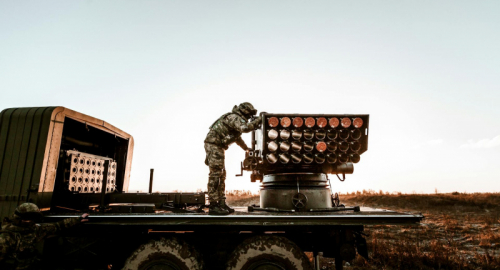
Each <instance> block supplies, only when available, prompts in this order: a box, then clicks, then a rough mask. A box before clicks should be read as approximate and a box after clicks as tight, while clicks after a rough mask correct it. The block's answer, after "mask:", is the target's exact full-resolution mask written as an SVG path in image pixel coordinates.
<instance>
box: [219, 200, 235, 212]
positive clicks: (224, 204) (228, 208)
mask: <svg viewBox="0 0 500 270" xmlns="http://www.w3.org/2000/svg"><path fill="white" fill-rule="evenodd" d="M219 207H220V208H222V209H224V210H226V211H228V212H229V214H232V213H234V209H233V208H231V207H229V206H228V205H227V204H226V200H220V202H219Z"/></svg>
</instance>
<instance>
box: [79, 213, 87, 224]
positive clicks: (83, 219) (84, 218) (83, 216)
mask: <svg viewBox="0 0 500 270" xmlns="http://www.w3.org/2000/svg"><path fill="white" fill-rule="evenodd" d="M88 217H89V214H87V213H84V214H83V215H81V216H80V222H87V221H89V219H88Z"/></svg>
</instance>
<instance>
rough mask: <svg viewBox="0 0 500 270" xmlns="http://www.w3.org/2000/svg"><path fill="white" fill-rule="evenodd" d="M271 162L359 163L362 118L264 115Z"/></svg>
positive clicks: (268, 156) (267, 147)
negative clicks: (266, 116)
mask: <svg viewBox="0 0 500 270" xmlns="http://www.w3.org/2000/svg"><path fill="white" fill-rule="evenodd" d="M265 124H267V132H266V134H265V135H264V136H266V138H265V142H266V145H265V150H266V152H267V154H266V160H267V162H268V163H270V164H275V163H277V162H279V163H281V164H323V163H328V164H342V163H346V162H349V161H350V162H353V163H358V162H359V161H360V155H359V153H358V152H359V151H360V150H361V149H362V145H361V142H360V139H361V138H362V136H363V132H362V130H360V128H362V127H363V119H361V118H359V117H355V118H350V117H330V118H326V117H317V118H315V117H304V118H303V117H293V116H285V117H276V116H271V117H268V118H266V119H265Z"/></svg>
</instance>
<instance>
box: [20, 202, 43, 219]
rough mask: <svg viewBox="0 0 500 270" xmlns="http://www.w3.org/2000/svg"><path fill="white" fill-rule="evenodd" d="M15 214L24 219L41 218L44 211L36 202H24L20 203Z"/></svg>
mask: <svg viewBox="0 0 500 270" xmlns="http://www.w3.org/2000/svg"><path fill="white" fill-rule="evenodd" d="M14 214H15V215H16V216H18V217H20V218H21V219H23V220H39V219H40V218H41V217H42V213H41V212H40V209H39V208H38V206H36V204H34V203H23V204H21V205H19V206H18V207H17V208H16V210H15V211H14Z"/></svg>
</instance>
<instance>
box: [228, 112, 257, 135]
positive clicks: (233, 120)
mask: <svg viewBox="0 0 500 270" xmlns="http://www.w3.org/2000/svg"><path fill="white" fill-rule="evenodd" d="M227 120H228V124H229V126H230V127H231V128H233V129H235V130H237V131H239V132H241V133H247V132H250V131H252V130H255V129H256V128H257V126H258V125H259V123H260V122H261V120H262V118H261V117H260V116H259V117H257V118H256V119H255V120H253V121H251V122H250V123H247V122H246V121H245V120H244V119H243V118H241V117H240V116H237V115H230V116H229V117H228V119H227Z"/></svg>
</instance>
